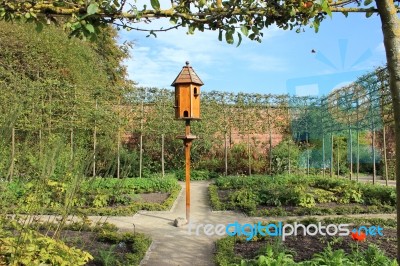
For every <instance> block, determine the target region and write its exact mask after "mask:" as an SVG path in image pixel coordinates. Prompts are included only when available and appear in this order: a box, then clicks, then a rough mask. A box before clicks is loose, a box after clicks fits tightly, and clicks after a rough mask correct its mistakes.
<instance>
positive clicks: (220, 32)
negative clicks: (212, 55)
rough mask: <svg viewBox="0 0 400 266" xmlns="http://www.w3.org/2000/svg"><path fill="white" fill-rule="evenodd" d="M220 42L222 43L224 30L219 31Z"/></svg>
mask: <svg viewBox="0 0 400 266" xmlns="http://www.w3.org/2000/svg"><path fill="white" fill-rule="evenodd" d="M218 40H219V41H220V42H222V30H219V34H218Z"/></svg>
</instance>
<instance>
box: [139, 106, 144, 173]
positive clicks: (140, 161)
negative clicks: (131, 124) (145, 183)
mask: <svg viewBox="0 0 400 266" xmlns="http://www.w3.org/2000/svg"><path fill="white" fill-rule="evenodd" d="M143 118H144V102H143V101H142V117H141V119H140V151H139V178H142V171H143Z"/></svg>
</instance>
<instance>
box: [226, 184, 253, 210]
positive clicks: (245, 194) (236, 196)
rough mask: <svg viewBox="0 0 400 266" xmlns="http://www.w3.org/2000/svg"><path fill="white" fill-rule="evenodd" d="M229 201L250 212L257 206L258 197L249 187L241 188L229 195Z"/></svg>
mask: <svg viewBox="0 0 400 266" xmlns="http://www.w3.org/2000/svg"><path fill="white" fill-rule="evenodd" d="M229 203H231V204H232V205H233V206H235V207H238V208H240V209H242V210H244V211H246V212H252V211H255V209H256V207H257V204H258V197H257V195H256V194H255V193H254V192H252V191H251V190H250V189H247V188H243V189H240V190H237V191H235V192H233V193H232V194H230V195H229Z"/></svg>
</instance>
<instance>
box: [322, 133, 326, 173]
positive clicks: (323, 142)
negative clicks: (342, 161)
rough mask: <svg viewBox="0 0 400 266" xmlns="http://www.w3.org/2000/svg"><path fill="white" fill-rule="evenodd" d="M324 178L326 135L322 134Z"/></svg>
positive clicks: (323, 169)
mask: <svg viewBox="0 0 400 266" xmlns="http://www.w3.org/2000/svg"><path fill="white" fill-rule="evenodd" d="M322 176H323V177H325V135H324V133H322Z"/></svg>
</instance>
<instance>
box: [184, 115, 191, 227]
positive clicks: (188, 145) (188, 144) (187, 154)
mask: <svg viewBox="0 0 400 266" xmlns="http://www.w3.org/2000/svg"><path fill="white" fill-rule="evenodd" d="M189 135H190V120H186V125H185V136H186V137H188V136H189ZM184 142H185V159H186V174H185V176H186V178H185V181H186V221H187V222H188V223H189V221H190V148H191V146H192V140H191V139H185V141H184Z"/></svg>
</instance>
